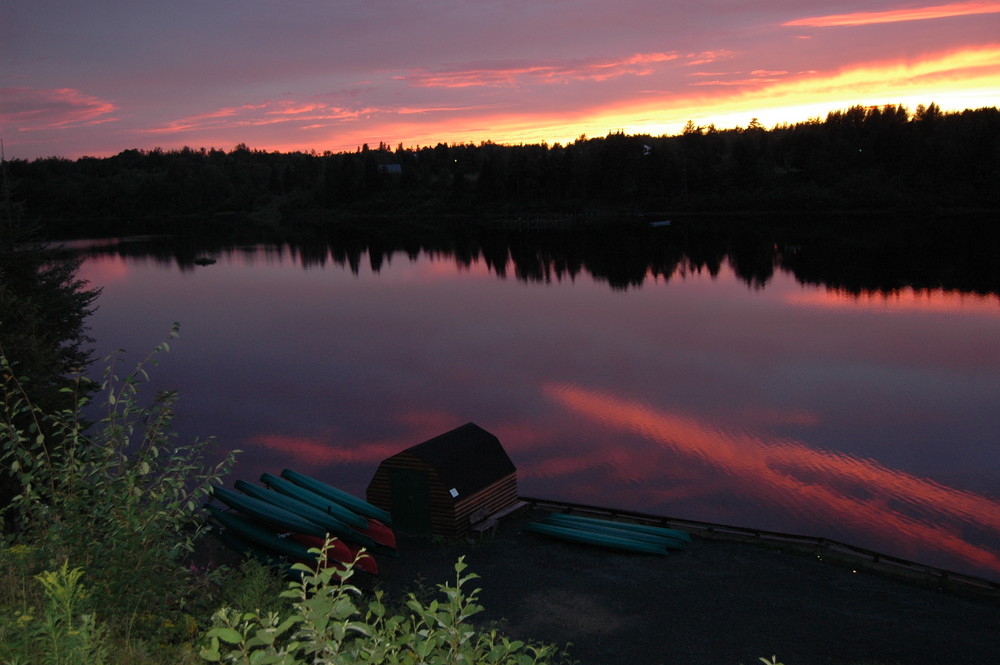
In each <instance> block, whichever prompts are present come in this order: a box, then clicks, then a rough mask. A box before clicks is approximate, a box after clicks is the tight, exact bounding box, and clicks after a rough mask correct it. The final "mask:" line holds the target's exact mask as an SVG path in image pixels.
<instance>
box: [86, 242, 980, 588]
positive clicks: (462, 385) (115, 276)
mask: <svg viewBox="0 0 1000 665" xmlns="http://www.w3.org/2000/svg"><path fill="white" fill-rule="evenodd" d="M662 230H663V229H657V230H656V231H657V232H656V233H654V232H653V231H652V230H650V229H648V228H643V227H640V226H634V225H633V226H631V227H628V228H624V229H616V230H608V229H587V228H583V229H580V230H578V231H574V232H571V231H568V230H560V231H546V230H541V229H525V230H518V231H512V230H509V229H489V228H483V229H477V228H473V227H463V228H461V229H458V230H455V231H454V232H450V231H449V232H443V231H437V232H435V231H428V230H426V229H424V230H421V231H418V230H416V229H414V228H413V227H412V226H411V227H406V228H403V229H399V228H397V227H391V228H390V227H388V226H380V225H374V226H372V227H370V228H363V229H360V228H356V229H352V228H350V227H348V226H343V227H338V228H336V229H331V230H328V231H326V232H324V233H323V234H322V235H319V234H314V235H312V236H310V237H309V238H308V239H305V238H303V239H299V240H297V241H294V242H293V241H289V240H288V239H278V240H277V241H276V242H273V243H269V244H268V243H265V244H259V243H257V242H256V241H255V240H248V239H244V240H241V241H236V240H234V239H232V238H227V239H225V240H217V241H212V240H204V239H203V240H200V241H194V240H184V241H175V240H170V239H166V240H164V239H160V240H155V241H154V240H152V239H145V240H142V241H138V242H118V243H116V244H110V243H105V244H104V245H103V246H100V247H91V248H89V249H86V250H85V251H86V252H87V253H88V254H87V256H88V258H87V260H86V261H85V263H84V264H83V268H82V270H81V277H83V278H85V279H90V280H92V281H93V282H94V284H95V286H102V287H104V292H103V294H102V296H101V299H100V301H99V303H98V304H99V309H98V312H97V313H96V314H95V315H94V316H93V317H92V321H91V323H92V326H93V333H92V334H93V336H94V337H95V338H97V339H98V340H99V341H100V342H101V343H102V344H103V345H104V346H105V347H106V348H105V351H106V352H110V351H112V350H113V349H116V348H119V347H124V348H126V349H129V350H130V351H131V352H134V353H139V354H141V352H142V351H143V350H145V349H148V348H150V347H151V346H152V345H154V344H155V343H157V342H158V341H160V340H161V339H162V335H163V334H164V333H165V331H166V330H167V329H168V327H169V325H170V323H171V322H173V321H181V323H182V335H181V339H180V340H179V343H178V344H177V345H175V352H174V353H172V354H170V357H169V358H168V359H167V361H166V362H165V363H164V364H163V366H162V367H161V368H157V373H156V378H157V379H158V380H160V381H162V382H163V383H164V385H166V386H169V387H170V388H177V389H178V390H179V391H180V394H181V404H180V408H179V417H178V421H177V422H178V423H179V426H180V427H181V428H182V432H181V434H182V435H185V434H190V435H192V436H206V435H217V436H218V437H219V439H220V441H223V442H225V444H227V445H229V446H231V447H235V448H240V449H244V450H247V451H248V452H247V454H246V455H244V456H243V458H242V460H241V461H240V463H239V467H238V475H239V477H245V478H249V479H253V478H256V477H257V476H258V475H259V474H260V472H262V471H270V472H274V471H275V468H276V467H277V468H279V469H280V468H281V467H283V466H293V467H299V468H304V469H312V470H315V471H317V472H319V473H320V474H321V475H324V474H330V475H329V476H327V477H328V478H330V479H333V478H335V479H336V482H335V484H338V485H340V486H342V487H344V488H345V489H347V490H349V491H352V492H355V493H363V492H364V490H365V487H366V485H367V483H368V481H369V480H370V478H371V474H372V472H373V471H374V469H375V468H376V466H377V464H378V463H379V462H380V461H381V460H382V459H384V458H386V457H388V456H391V455H393V454H395V453H397V452H399V451H400V450H403V449H405V448H407V447H409V446H412V445H414V444H416V443H419V442H420V441H423V440H426V439H428V438H430V437H432V436H435V435H437V434H440V433H441V432H444V431H447V430H449V429H452V428H453V427H456V426H458V425H461V424H463V423H465V422H468V421H470V420H471V421H475V422H477V423H478V424H480V425H481V426H483V427H485V428H486V429H488V430H490V431H492V432H494V433H495V434H497V436H498V437H499V438H500V440H501V441H502V442H503V444H504V446H505V447H506V448H507V449H508V452H509V453H510V454H511V457H512V459H514V461H515V464H517V466H518V469H519V476H520V482H521V483H522V491H523V492H524V493H526V494H533V495H536V496H544V497H548V498H553V499H565V500H571V501H580V502H585V503H600V504H602V505H607V506H612V507H618V508H624V509H635V510H643V511H647V512H658V513H662V514H669V515H675V516H678V517H686V518H691V519H701V520H706V521H716V522H724V523H732V524H737V525H741V526H750V527H758V528H764V529H772V530H783V531H792V532H800V533H807V534H813V535H820V536H826V537H830V538H835V539H838V540H842V541H845V542H849V543H853V544H857V545H860V546H866V547H871V548H873V549H881V550H883V551H886V552H889V553H893V554H898V555H901V556H907V557H909V558H913V559H916V560H919V561H923V562H926V563H932V564H936V565H942V566H944V567H946V568H960V569H964V570H965V571H966V572H973V573H978V574H983V571H986V573H989V574H990V575H991V576H992V577H1000V567H998V566H997V552H998V550H1000V526H998V524H997V522H998V520H1000V516H998V515H1000V506H998V504H997V501H996V498H997V497H1000V491H998V490H1000V486H998V485H997V476H996V472H995V460H994V459H993V457H995V455H994V453H993V446H994V445H995V442H996V427H995V416H994V415H993V414H995V413H996V408H997V406H998V404H997V397H998V396H997V392H996V385H997V382H998V380H1000V346H998V345H997V344H996V339H997V338H998V335H1000V307H998V304H1000V298H998V290H997V283H998V281H997V279H996V275H995V274H994V273H995V272H996V268H995V267H994V268H993V269H992V272H991V271H990V270H986V269H984V268H983V265H984V264H983V260H982V256H979V259H977V258H976V256H977V251H978V250H970V251H971V254H972V255H973V256H972V259H970V261H971V262H970V263H969V264H968V265H970V266H972V268H973V269H972V270H971V272H966V271H965V270H964V266H965V264H962V263H961V262H955V261H952V262H949V260H946V258H941V257H938V258H937V259H935V258H933V253H932V252H930V251H924V252H923V253H922V254H920V255H918V258H919V261H917V262H916V263H914V264H912V265H910V264H906V265H907V266H908V267H907V268H906V270H902V269H901V266H902V263H900V262H899V261H894V260H888V271H887V272H885V273H884V274H883V273H877V272H875V271H874V268H872V267H871V266H869V260H870V259H871V257H872V256H873V254H872V250H871V249H870V248H866V249H864V250H857V251H853V250H851V249H850V248H849V247H845V245H844V243H843V242H841V243H840V244H837V243H836V242H833V241H831V238H830V236H829V234H817V233H815V232H812V231H810V232H809V233H806V232H805V230H803V229H799V230H798V232H797V234H798V235H797V236H796V235H795V233H793V234H792V236H794V237H792V238H791V239H789V238H787V237H781V238H779V237H777V236H774V235H772V234H770V233H765V232H762V231H759V230H753V231H751V230H748V229H743V230H742V231H740V232H738V233H736V234H735V235H733V234H729V233H723V232H722V231H719V233H718V234H715V232H714V231H711V232H710V228H709V227H708V226H689V228H687V229H685V227H684V225H683V224H678V225H676V226H672V227H670V229H669V230H668V232H667V233H659V232H658V231H662ZM793 231H794V229H793ZM802 236H809V237H802ZM959 236H961V234H959ZM713 239H714V240H713ZM965 239H966V240H968V239H969V237H968V234H966V238H965ZM899 244H901V246H904V247H905V246H908V245H910V244H912V243H911V242H910V241H909V240H903V241H900V243H899ZM971 244H975V243H971ZM942 246H943V247H944V248H945V249H946V250H947V251H946V252H945V254H946V255H947V256H948V257H950V258H951V259H955V257H956V254H955V252H953V251H951V250H950V249H948V243H943V245H942ZM882 251H885V252H888V251H889V250H878V251H877V252H875V254H878V253H879V252H882ZM980 254H981V252H980ZM205 256H208V257H211V258H214V259H216V260H217V262H216V263H215V264H214V265H208V266H200V265H198V264H197V263H195V260H196V259H198V258H199V257H205ZM862 259H864V260H862ZM858 263H863V264H864V265H865V266H866V268H865V270H859V269H858V265H857V264H858ZM924 263H926V266H927V267H928V268H929V269H928V271H926V272H921V271H919V270H917V269H916V268H917V267H918V266H917V264H920V265H923V264H924ZM994 264H995V261H994ZM820 277H821V279H820ZM932 284H933V285H934V286H931V285H932ZM102 355H104V353H103V352H102V353H99V354H98V357H100V356H102ZM650 405H669V406H667V407H665V408H664V407H661V406H657V407H654V406H650ZM876 460H877V461H876ZM991 462H992V464H991ZM932 479H933V480H932ZM990 497H992V498H990ZM935 557H938V558H935Z"/></svg>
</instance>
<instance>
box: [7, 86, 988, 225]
mask: <svg viewBox="0 0 1000 665" xmlns="http://www.w3.org/2000/svg"><path fill="white" fill-rule="evenodd" d="M9 166H10V171H11V174H12V175H13V177H14V179H15V182H16V183H17V191H16V192H15V197H16V198H18V199H19V200H23V201H25V202H26V203H27V204H28V209H29V210H31V211H32V215H33V216H35V217H38V218H42V219H45V220H46V221H47V222H48V223H50V224H51V223H52V222H53V220H63V221H65V220H70V221H75V220H80V219H90V220H97V219H119V220H121V219H138V218H154V217H159V218H166V217H174V218H176V217H179V216H198V215H206V214H209V215H217V216H222V217H224V216H226V215H234V214H235V215H245V214H249V213H255V215H256V216H257V218H258V219H261V220H272V221H273V220H276V219H286V220H287V219H293V218H296V217H302V216H303V213H304V212H306V211H311V212H319V213H321V214H322V213H323V212H324V211H337V212H352V213H360V214H368V213H377V214H383V213H404V214H414V213H435V214H436V213H464V214H491V213H493V214H501V215H505V214H506V215H511V214H525V213H526V214H534V213H546V212H548V213H565V214H588V213H597V214H600V213H623V212H630V213H631V212H639V211H670V212H673V211H783V210H784V211H787V210H800V211H805V210H893V209H895V210H899V209H927V208H934V207H937V208H949V209H956V208H980V209H982V208H996V207H998V206H1000V186H998V183H1000V110H998V109H997V108H983V109H978V110H966V111H962V112H955V113H944V112H941V111H940V109H938V107H937V106H936V105H934V104H931V105H930V106H927V107H923V106H921V107H918V108H917V109H916V111H915V112H913V113H910V112H909V111H907V110H906V109H905V108H903V107H901V106H886V107H877V108H876V107H872V108H866V107H860V106H856V107H852V108H850V109H847V110H845V111H835V112H831V113H829V114H828V115H827V117H826V119H825V120H813V121H808V122H801V123H796V124H789V125H780V126H777V127H775V128H773V129H765V128H764V127H762V126H761V125H760V124H759V123H756V122H752V123H751V124H750V125H749V126H748V127H745V128H736V129H728V130H718V129H716V128H714V127H696V126H694V125H693V124H692V123H689V124H688V126H687V127H686V128H685V130H684V132H683V133H682V134H680V135H677V136H659V137H654V136H648V135H626V134H624V133H613V134H609V135H608V136H605V137H602V138H589V139H588V138H586V137H580V138H579V139H577V140H576V141H574V142H573V143H570V144H568V145H560V144H555V145H546V144H541V145H518V146H503V145H497V144H493V143H489V142H486V143H482V144H479V145H472V144H458V145H446V144H444V143H440V144H438V145H436V146H433V147H417V148H403V147H402V146H398V147H396V148H395V149H393V148H391V147H389V146H387V145H385V144H381V145H379V146H378V147H377V148H370V147H369V146H367V145H365V146H364V147H361V148H359V149H358V150H357V151H354V152H344V153H329V152H328V153H324V154H316V153H302V152H295V153H268V152H264V151H259V150H251V149H249V148H248V147H247V146H245V145H242V144H241V145H239V146H237V147H236V148H235V149H233V150H231V151H229V152H226V151H223V150H218V149H204V148H202V149H192V148H183V149H181V150H176V151H163V150H160V149H154V150H149V151H143V150H126V151H124V152H122V153H119V154H118V155H115V156H113V157H107V158H92V157H83V158H80V159H77V160H75V161H71V160H68V159H61V158H56V157H53V158H47V159H36V160H33V161H14V162H12V163H10V165H9ZM66 230H67V229H60V231H66ZM116 230H120V229H116Z"/></svg>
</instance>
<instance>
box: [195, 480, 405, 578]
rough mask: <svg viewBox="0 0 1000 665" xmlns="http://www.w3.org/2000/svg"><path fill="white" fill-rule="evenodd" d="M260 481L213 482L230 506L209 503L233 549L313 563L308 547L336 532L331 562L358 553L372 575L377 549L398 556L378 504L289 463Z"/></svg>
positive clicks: (362, 566) (359, 564)
mask: <svg viewBox="0 0 1000 665" xmlns="http://www.w3.org/2000/svg"><path fill="white" fill-rule="evenodd" d="M260 481H261V482H262V483H263V484H262V485H255V484H252V483H248V482H246V481H244V480H237V481H236V482H235V483H234V485H233V487H234V489H226V488H224V487H215V488H213V492H212V493H213V497H214V498H215V499H218V501H219V502H220V503H222V504H224V505H225V506H227V507H228V508H229V510H223V509H221V508H219V507H217V506H213V505H209V506H207V508H208V511H209V516H210V518H211V520H212V521H213V522H214V523H215V524H216V526H217V527H219V531H220V532H221V533H222V535H223V540H224V542H226V543H227V545H229V546H230V547H232V548H233V549H236V550H238V551H241V552H246V553H252V554H255V555H256V554H260V555H262V556H264V557H274V556H278V557H284V558H286V559H290V560H292V561H295V562H304V563H313V562H315V560H316V555H315V554H313V553H310V552H309V549H310V548H320V547H322V546H323V543H324V542H325V541H326V539H327V537H332V538H335V539H336V540H334V541H333V543H332V545H331V547H330V549H329V550H328V551H327V558H328V562H329V563H330V564H331V565H338V564H343V563H349V562H352V561H355V559H357V567H358V568H359V569H361V570H364V571H366V572H369V573H372V574H373V575H377V574H378V563H377V562H376V560H375V557H374V556H373V555H374V554H388V555H391V556H396V536H395V534H394V533H393V532H392V529H391V523H392V522H391V516H389V514H388V513H387V512H385V511H384V510H381V509H380V508H378V507H377V506H373V505H371V504H369V503H367V502H365V501H362V500H361V499H358V498H357V497H354V496H352V495H350V494H348V493H346V492H344V491H342V490H339V489H337V488H335V487H332V486H330V485H327V484H326V483H323V482H321V481H319V480H316V479H315V478H310V477H308V476H306V475H304V474H301V473H298V472H296V471H292V470H290V469H285V470H284V471H283V472H282V474H281V477H278V476H275V475H272V474H270V473H265V474H263V475H261V477H260ZM379 518H381V519H379ZM362 550H364V551H362ZM359 554H360V558H358V556H359Z"/></svg>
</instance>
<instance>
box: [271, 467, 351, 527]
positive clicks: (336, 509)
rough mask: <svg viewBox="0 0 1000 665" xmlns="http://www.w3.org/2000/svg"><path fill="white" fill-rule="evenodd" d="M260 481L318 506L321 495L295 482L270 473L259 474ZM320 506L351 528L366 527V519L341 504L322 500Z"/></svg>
mask: <svg viewBox="0 0 1000 665" xmlns="http://www.w3.org/2000/svg"><path fill="white" fill-rule="evenodd" d="M260 482H262V483H264V484H265V485H267V486H268V487H270V488H271V489H273V490H275V491H276V492H281V493H282V494H285V495H287V496H290V497H292V498H293V499H297V500H299V501H302V502H304V503H308V504H311V505H313V506H316V507H320V506H318V505H317V499H321V497H317V495H316V494H315V493H314V492H310V491H309V490H306V489H303V488H302V487H299V486H298V485H296V484H295V483H293V482H291V481H288V480H285V479H284V478H279V477H278V476H275V475H274V474H271V473H264V474H261V476H260ZM322 508H323V510H325V511H326V512H327V513H328V514H330V515H332V516H333V517H336V518H337V519H338V520H340V521H342V522H344V523H345V524H347V525H348V526H350V527H351V528H354V529H361V530H365V529H367V528H368V520H366V519H365V518H364V517H362V516H361V515H359V514H357V513H356V512H354V511H352V510H351V509H350V508H347V507H345V506H343V505H342V504H339V503H332V502H324V504H323V506H322Z"/></svg>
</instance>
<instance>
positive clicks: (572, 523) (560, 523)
mask: <svg viewBox="0 0 1000 665" xmlns="http://www.w3.org/2000/svg"><path fill="white" fill-rule="evenodd" d="M524 530H525V531H530V532H532V533H537V534H541V535H543V536H549V537H550V538H557V539H559V540H565V541H569V542H573V543H581V544H585V545H598V546H600V547H608V548H611V549H617V550H623V551H626V552H639V553H643V554H662V555H666V554H668V553H669V552H670V551H671V550H682V549H684V548H685V547H686V546H687V544H688V543H689V542H691V536H690V535H689V534H688V533H686V532H684V531H679V530H677V529H667V528H663V527H658V526H650V525H646V524H634V523H631V522H618V521H614V520H606V519H598V518H596V517H584V516H582V515H570V514H567V513H552V514H550V515H549V516H548V517H546V518H545V519H544V520H543V521H541V522H529V523H528V524H525V526H524Z"/></svg>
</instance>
